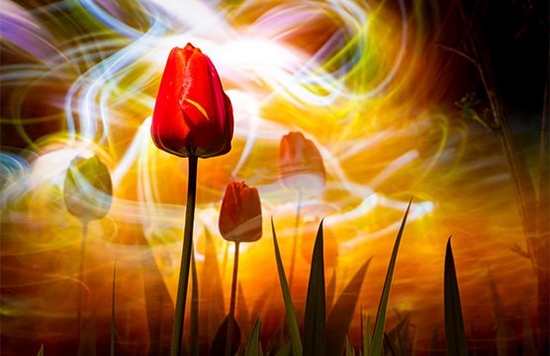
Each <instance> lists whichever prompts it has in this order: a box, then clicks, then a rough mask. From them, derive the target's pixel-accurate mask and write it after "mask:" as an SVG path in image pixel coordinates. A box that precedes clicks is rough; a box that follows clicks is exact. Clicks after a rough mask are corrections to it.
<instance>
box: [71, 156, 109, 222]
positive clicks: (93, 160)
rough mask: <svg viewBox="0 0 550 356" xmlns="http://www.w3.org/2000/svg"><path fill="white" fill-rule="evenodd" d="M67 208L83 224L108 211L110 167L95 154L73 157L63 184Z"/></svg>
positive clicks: (101, 216)
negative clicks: (88, 156) (85, 156)
mask: <svg viewBox="0 0 550 356" xmlns="http://www.w3.org/2000/svg"><path fill="white" fill-rule="evenodd" d="M63 193H64V197H65V205H66V206H67V210H68V211H69V212H70V213H71V214H72V215H74V216H76V217H77V218H78V219H79V220H80V221H82V223H83V224H87V223H88V222H90V221H91V220H96V219H101V218H103V217H104V216H105V215H107V213H108V212H109V210H110V208H111V202H112V194H113V187H112V183H111V175H110V174H109V170H108V168H107V166H105V164H103V162H101V160H100V159H99V157H97V156H93V157H90V158H83V157H75V158H74V159H73V160H72V161H71V163H70V164H69V168H68V170H67V175H66V177H65V184H64V191H63Z"/></svg>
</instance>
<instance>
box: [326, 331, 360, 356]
mask: <svg viewBox="0 0 550 356" xmlns="http://www.w3.org/2000/svg"><path fill="white" fill-rule="evenodd" d="M345 343H346V356H355V350H354V349H353V347H352V346H351V341H350V339H349V336H348V335H346V340H345ZM329 355H331V354H329ZM335 355H336V354H335ZM338 355H341V354H338Z"/></svg>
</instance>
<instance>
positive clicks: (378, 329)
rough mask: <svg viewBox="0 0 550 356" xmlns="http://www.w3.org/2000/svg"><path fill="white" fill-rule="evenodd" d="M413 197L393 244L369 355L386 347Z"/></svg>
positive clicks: (378, 354)
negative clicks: (395, 273) (386, 328)
mask: <svg viewBox="0 0 550 356" xmlns="http://www.w3.org/2000/svg"><path fill="white" fill-rule="evenodd" d="M411 203H412V198H411V200H410V201H409V205H408V206H407V210H406V211H405V215H404V216H403V221H402V222H401V226H400V227H399V231H398V233H397V237H396V238H395V244H394V245H393V251H392V254H391V257H390V263H389V265H388V272H387V273H386V280H385V281H384V288H383V290H382V296H381V297H380V303H379V304H378V311H377V313H376V321H375V322H374V332H373V335H372V343H371V347H370V348H369V356H380V355H382V350H383V348H384V326H385V324H386V310H387V308H388V300H389V297H390V289H391V283H392V279H393V271H394V269H395V263H396V261H397V252H398V251H399V244H400V242H401V237H402V236H403V230H404V229H405V223H406V222H407V216H408V215H409V210H410V209H411Z"/></svg>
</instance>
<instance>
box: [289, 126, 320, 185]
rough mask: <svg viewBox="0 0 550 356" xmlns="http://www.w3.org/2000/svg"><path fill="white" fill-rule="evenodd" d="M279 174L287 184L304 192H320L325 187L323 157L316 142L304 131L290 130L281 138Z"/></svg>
mask: <svg viewBox="0 0 550 356" xmlns="http://www.w3.org/2000/svg"><path fill="white" fill-rule="evenodd" d="M279 175H280V178H281V181H282V182H283V184H284V185H285V186H287V187H288V188H292V189H296V190H298V191H300V192H302V193H304V192H314V193H318V192H320V191H322V189H323V188H324V186H325V182H326V173H325V166H324V165H323V158H322V157H321V154H320V153H319V151H318V150H317V147H315V144H314V143H313V142H312V141H311V140H308V139H307V138H305V137H304V135H303V134H302V133H300V132H290V133H289V134H287V135H285V136H283V138H282V139H281V144H280V146H279Z"/></svg>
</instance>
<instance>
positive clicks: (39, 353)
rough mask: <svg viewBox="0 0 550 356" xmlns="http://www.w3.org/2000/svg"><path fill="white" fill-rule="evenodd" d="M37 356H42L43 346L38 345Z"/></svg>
mask: <svg viewBox="0 0 550 356" xmlns="http://www.w3.org/2000/svg"><path fill="white" fill-rule="evenodd" d="M37 356H44V344H42V345H40V350H38V355H37Z"/></svg>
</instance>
